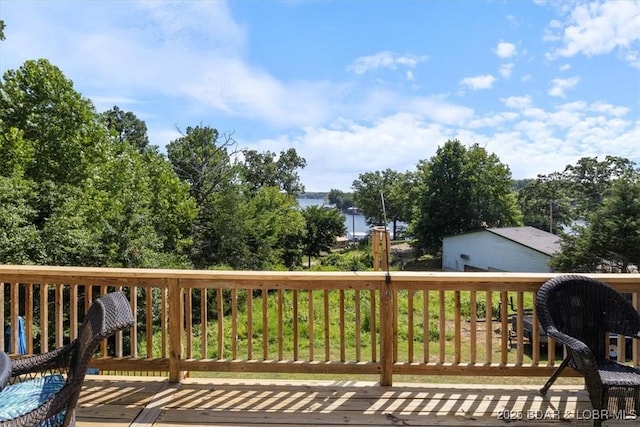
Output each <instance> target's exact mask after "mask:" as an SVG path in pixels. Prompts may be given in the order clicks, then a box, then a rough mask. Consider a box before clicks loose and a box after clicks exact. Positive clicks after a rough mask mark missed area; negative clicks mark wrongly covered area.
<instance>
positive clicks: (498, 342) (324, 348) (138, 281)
mask: <svg viewBox="0 0 640 427" xmlns="http://www.w3.org/2000/svg"><path fill="white" fill-rule="evenodd" d="M591 276H593V277H596V278H598V279H600V280H602V281H605V282H607V283H609V284H611V285H612V286H614V287H615V288H616V289H618V290H619V291H621V292H625V293H630V294H631V296H632V301H633V304H634V306H635V307H636V308H637V307H638V302H639V301H638V295H639V294H640V275H637V274H635V275H632V274H597V275H591ZM550 277H552V275H551V274H532V273H428V272H415V273H413V272H390V273H386V272H335V273H334V272H331V273H324V272H323V273H320V272H264V271H194V270H151V269H149V270H147V269H110V268H75V267H46V266H10V265H2V266H0V287H1V292H0V300H1V301H0V322H1V323H0V326H1V327H2V329H3V330H7V331H8V332H9V334H8V335H6V334H2V336H0V347H2V348H4V349H7V350H8V351H10V352H13V353H16V351H13V349H17V348H18V340H19V338H20V336H19V335H20V331H19V330H18V328H12V327H11V326H12V325H18V317H19V316H22V317H23V319H24V324H25V330H24V335H25V337H26V350H27V353H38V352H44V351H47V350H50V349H51V348H54V347H59V346H61V345H63V344H64V343H65V342H66V340H68V339H69V338H71V339H72V338H74V337H75V335H76V333H77V327H78V326H79V324H80V323H81V321H82V318H83V314H84V312H85V310H86V309H87V308H88V306H89V305H90V303H91V301H92V300H93V299H95V298H96V297H97V296H98V295H102V294H105V293H107V292H109V291H112V290H123V291H124V292H125V293H126V294H127V295H128V297H129V299H130V302H131V308H132V310H133V312H134V313H135V314H136V318H137V322H136V324H135V326H133V327H132V328H131V329H130V330H127V331H124V332H121V333H119V334H118V335H117V336H116V337H114V338H112V339H110V340H108V341H105V342H104V344H103V345H102V348H101V352H100V354H99V355H98V356H97V357H95V358H94V360H93V363H92V365H93V366H94V367H96V368H99V369H102V370H105V371H111V372H114V371H115V372H118V373H121V372H134V373H138V374H139V373H147V372H153V373H160V372H161V373H166V375H168V377H169V379H170V380H171V381H179V380H180V378H181V377H182V376H183V375H184V374H185V373H186V372H197V371H226V372H277V373H291V374H295V373H306V374H310V373H311V374H313V373H327V374H351V375H353V374H375V375H378V376H379V378H380V383H381V384H383V385H390V384H391V383H392V381H393V376H394V375H481V376H486V375H488V376H547V375H550V374H551V372H552V371H553V369H554V367H555V366H557V365H558V364H559V359H560V358H561V357H562V355H561V354H559V353H560V352H562V349H561V348H559V347H558V348H557V347H556V346H555V345H554V343H553V342H548V343H546V345H543V344H545V343H544V342H542V341H546V340H545V339H544V337H543V338H542V340H541V337H540V335H539V331H538V328H533V329H532V330H531V334H530V335H528V334H527V332H528V331H529V329H531V328H529V329H527V327H526V325H529V324H530V323H532V324H534V325H537V324H538V323H537V318H536V313H535V310H534V309H533V301H534V300H535V293H536V291H537V289H538V288H539V286H540V285H541V284H542V283H544V282H545V281H546V280H547V279H549V278H550ZM636 341H637V340H636ZM617 343H618V358H619V359H620V360H630V363H633V364H634V365H640V348H639V346H638V344H637V343H636V344H634V345H633V347H632V348H630V349H629V348H628V346H626V345H625V340H624V338H623V337H618V338H617ZM566 374H568V375H571V372H570V370H566Z"/></svg>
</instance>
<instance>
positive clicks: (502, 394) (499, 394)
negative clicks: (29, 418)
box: [77, 376, 638, 427]
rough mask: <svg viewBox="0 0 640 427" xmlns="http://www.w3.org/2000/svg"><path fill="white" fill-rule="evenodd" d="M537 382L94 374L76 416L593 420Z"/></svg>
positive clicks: (579, 394) (212, 422)
mask: <svg viewBox="0 0 640 427" xmlns="http://www.w3.org/2000/svg"><path fill="white" fill-rule="evenodd" d="M538 388H539V387H537V386H520V385H513V386H510V385H479V384H470V385H462V384H456V385H444V384H437V385H421V384H414V383H411V384H407V383H403V384H396V385H394V386H393V387H381V386H379V385H378V384H377V383H373V382H361V381H357V382H355V381H354V382H350V381H314V380H309V381H289V380H233V379H210V378H207V379H203V378H198V379H194V378H189V379H185V380H184V381H183V382H182V383H179V384H170V383H168V382H166V380H165V379H162V378H154V377H101V376H89V377H87V379H86V380H85V387H84V389H83V392H82V394H81V396H80V403H79V408H78V412H77V416H78V427H97V426H101V427H120V426H132V427H143V426H149V427H151V426H154V427H170V426H286V425H290V426H337V425H349V426H458V425H459V426H463V425H477V426H501V425H509V426H518V425H536V426H545V425H559V424H562V425H566V424H569V425H573V426H590V425H592V423H593V421H592V420H591V419H590V418H591V417H592V416H593V413H592V412H591V411H590V407H591V406H590V404H589V401H588V397H587V394H586V392H585V391H584V390H583V387H581V386H555V387H553V389H552V390H550V391H549V393H548V394H547V396H545V397H542V396H541V395H540V394H539V393H538ZM637 422H638V419H637V418H636V419H635V420H625V421H614V420H611V421H607V422H605V423H604V425H606V426H614V425H615V426H617V425H620V426H631V425H637Z"/></svg>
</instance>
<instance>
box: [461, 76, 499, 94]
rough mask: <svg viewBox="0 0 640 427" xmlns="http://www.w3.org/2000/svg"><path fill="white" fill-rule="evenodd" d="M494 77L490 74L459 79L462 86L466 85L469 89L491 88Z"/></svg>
mask: <svg viewBox="0 0 640 427" xmlns="http://www.w3.org/2000/svg"><path fill="white" fill-rule="evenodd" d="M495 81H496V78H495V77H493V76H492V75H491V74H486V75H483V76H475V77H466V78H464V79H462V80H461V81H460V84H461V85H462V86H466V87H468V88H469V89H471V90H481V89H491V88H492V87H493V83H494V82H495Z"/></svg>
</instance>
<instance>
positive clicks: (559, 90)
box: [548, 77, 580, 98]
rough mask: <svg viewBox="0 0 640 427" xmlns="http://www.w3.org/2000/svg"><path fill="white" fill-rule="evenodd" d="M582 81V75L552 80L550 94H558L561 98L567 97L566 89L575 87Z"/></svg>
mask: <svg viewBox="0 0 640 427" xmlns="http://www.w3.org/2000/svg"><path fill="white" fill-rule="evenodd" d="M578 83H580V77H571V78H568V79H553V80H551V88H550V89H549V92H548V94H549V95H551V96H557V97H560V98H566V96H567V95H566V93H565V92H566V91H567V90H569V89H571V88H573V87H574V86H575V85H577V84H578Z"/></svg>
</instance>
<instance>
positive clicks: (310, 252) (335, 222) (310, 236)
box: [302, 205, 347, 268]
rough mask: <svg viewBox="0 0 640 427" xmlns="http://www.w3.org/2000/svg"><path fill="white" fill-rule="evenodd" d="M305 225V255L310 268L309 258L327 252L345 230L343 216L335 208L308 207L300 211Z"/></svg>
mask: <svg viewBox="0 0 640 427" xmlns="http://www.w3.org/2000/svg"><path fill="white" fill-rule="evenodd" d="M302 215H303V216H304V219H305V223H306V235H305V241H304V246H305V255H307V257H308V266H309V268H311V257H314V256H315V257H317V256H320V254H321V253H322V252H328V251H329V250H330V249H331V246H332V245H333V244H334V243H335V242H336V237H338V236H344V235H345V234H346V232H347V228H346V226H345V225H344V216H343V215H342V214H341V213H340V211H338V209H336V208H329V207H326V206H316V205H312V206H308V207H307V208H305V209H303V210H302Z"/></svg>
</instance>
